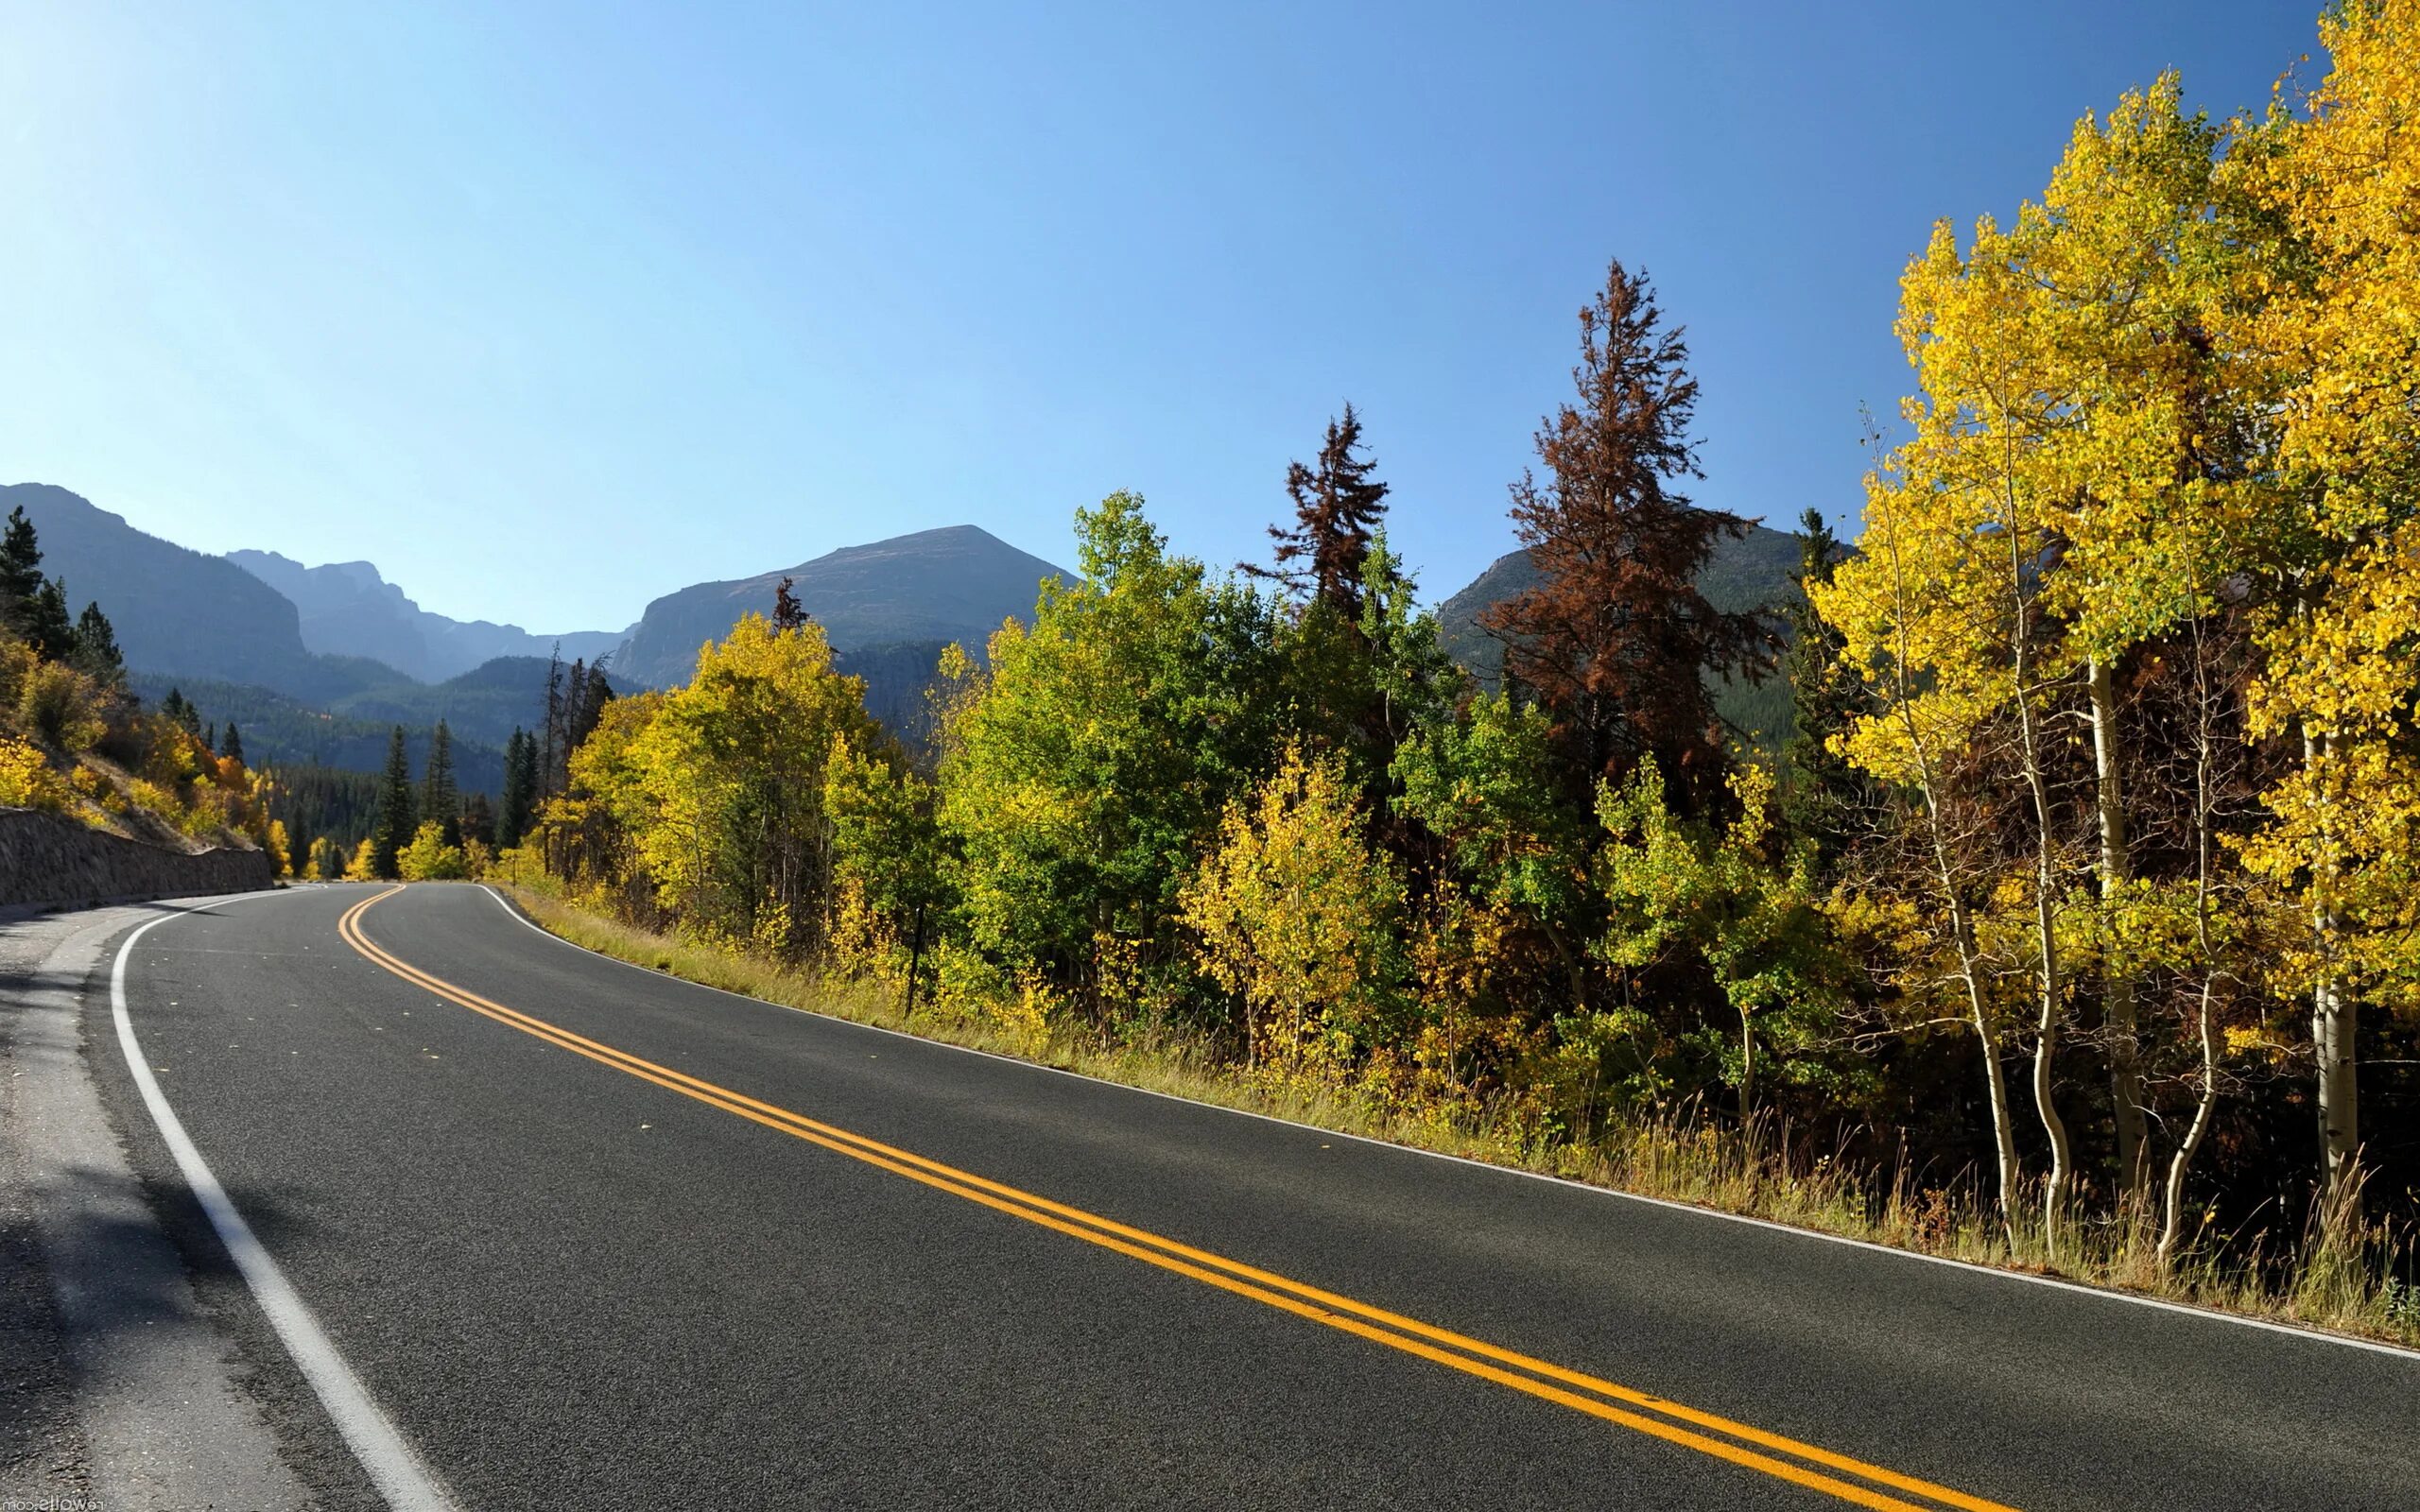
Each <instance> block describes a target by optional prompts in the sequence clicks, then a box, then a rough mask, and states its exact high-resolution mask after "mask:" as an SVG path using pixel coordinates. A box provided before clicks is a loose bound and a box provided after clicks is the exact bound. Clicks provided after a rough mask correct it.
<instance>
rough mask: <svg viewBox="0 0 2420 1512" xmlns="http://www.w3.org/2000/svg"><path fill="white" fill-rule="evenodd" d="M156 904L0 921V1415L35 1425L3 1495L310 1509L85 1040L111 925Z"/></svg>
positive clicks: (39, 1500)
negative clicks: (18, 1348) (20, 1353)
mask: <svg viewBox="0 0 2420 1512" xmlns="http://www.w3.org/2000/svg"><path fill="white" fill-rule="evenodd" d="M167 906H170V905H166V904H162V905H154V906H151V907H136V906H129V907H117V908H108V909H100V910H95V911H89V912H79V913H72V914H63V915H54V916H49V917H46V918H38V919H18V920H13V921H9V922H7V923H0V1001H5V1003H6V1018H7V1025H6V1028H5V1030H0V1036H5V1040H4V1041H0V1057H5V1058H0V1082H5V1084H6V1087H5V1091H0V1099H5V1101H0V1108H5V1111H6V1113H7V1114H8V1116H7V1117H6V1118H5V1119H0V1129H5V1131H6V1132H5V1133H0V1224H5V1225H6V1230H5V1243H4V1244H0V1266H6V1267H7V1271H6V1274H5V1277H0V1308H5V1309H6V1310H7V1311H6V1313H5V1314H0V1317H5V1322H6V1326H7V1327H8V1328H9V1331H10V1332H9V1338H10V1340H11V1342H12V1343H15V1342H18V1341H20V1340H22V1341H23V1342H24V1343H25V1344H26V1346H27V1347H28V1348H27V1349H26V1352H25V1355H24V1363H22V1364H18V1365H13V1366H10V1367H9V1369H8V1372H7V1373H6V1374H5V1375H0V1383H5V1386H6V1387H7V1397H8V1405H7V1406H6V1407H5V1408H0V1412H7V1413H9V1414H11V1415H12V1416H11V1417H5V1418H0V1422H8V1423H10V1424H11V1426H12V1427H13V1426H14V1425H15V1424H17V1423H22V1424H23V1425H24V1426H25V1427H26V1428H27V1429H29V1430H30V1431H31V1434H32V1437H31V1438H30V1439H29V1440H27V1441H28V1442H29V1443H30V1444H31V1445H32V1450H31V1452H30V1453H28V1454H26V1455H24V1456H22V1457H15V1456H12V1457H11V1458H9V1459H5V1460H0V1500H6V1499H15V1500H16V1501H17V1502H18V1503H20V1504H32V1505H47V1504H51V1503H53V1502H56V1503H58V1504H61V1505H74V1504H77V1503H78V1502H89V1503H90V1504H93V1505H98V1506H107V1507H110V1508H112V1509H119V1508H137V1507H181V1508H182V1507H226V1508H234V1507H243V1508H262V1509H284V1508H302V1507H308V1506H310V1505H312V1504H313V1499H312V1497H311V1496H310V1494H309V1493H308V1491H307V1490H306V1489H305V1487H304V1486H303V1484H302V1481H301V1480H300V1479H299V1478H298V1477H297V1476H296V1475H295V1473H294V1471H293V1470H292V1469H290V1468H288V1466H287V1464H286V1463H285V1458H284V1457H283V1456H282V1455H281V1454H280V1452H279V1451H278V1446H277V1441H276V1438H275V1435H273V1434H272V1433H271V1431H270V1429H269V1427H268V1424H267V1422H266V1421H265V1420H264V1418H263V1417H262V1414H261V1412H260V1409H259V1407H258V1405H257V1404H256V1403H255V1401H254V1400H253V1399H252V1398H251V1396H250V1395H249V1394H248V1392H247V1391H246V1389H245V1387H244V1385H243V1383H242V1380H243V1376H244V1375H245V1373H246V1371H245V1366H244V1362H243V1361H242V1359H241V1358H240V1356H239V1352H238V1350H237V1349H236V1348H235V1346H234V1345H233V1342H232V1341H231V1340H230V1339H229V1338H228V1336H227V1335H226V1334H225V1333H224V1332H222V1331H221V1330H220V1328H219V1327H218V1326H217V1325H216V1323H215V1322H214V1320H213V1319H212V1317H211V1315H210V1314H209V1312H208V1311H207V1310H205V1308H204V1306H203V1304H202V1302H201V1300H200V1298H199V1296H198V1295H197V1292H196V1289H195V1286H194V1278H193V1277H192V1275H191V1274H190V1273H189V1270H188V1266H187V1263H186V1259H185V1257H184V1255H182V1254H181V1253H180V1248H179V1246H178V1244H177V1243H176V1242H175V1241H174V1240H173V1239H172V1238H171V1236H170V1234H169V1232H168V1230H167V1229H166V1228H165V1227H164V1225H163V1223H162V1222H161V1220H160V1216H159V1213H158V1212H157V1211H155V1207H154V1203H153V1201H152V1198H151V1195H150V1194H147V1191H146V1188H145V1184H144V1182H143V1181H142V1180H141V1179H140V1178H138V1177H137V1176H136V1173H135V1170H134V1168H133V1164H132V1162H131V1161H130V1158H129V1151H128V1148H127V1145H126V1143H125V1142H124V1141H123V1140H122V1139H121V1138H120V1136H119V1133H118V1131H117V1130H116V1129H115V1128H114V1127H113V1126H112V1123H111V1120H110V1117H109V1114H108V1112H107V1110H106V1109H105V1108H104V1106H103V1101H102V1097H101V1092H100V1089H99V1087H98V1085H97V1083H96V1080H95V1074H94V1071H95V1064H94V1062H95V1057H98V1056H99V1055H101V1054H103V1053H104V1052H107V1053H112V1054H113V1053H114V1046H113V1045H111V1044H107V1043H95V1042H91V1041H89V1040H88V1039H87V1036H86V1032H85V1028H84V1022H85V1021H84V1017H83V1012H84V1006H85V1003H86V1001H87V999H88V998H89V997H90V996H91V995H92V994H93V993H95V992H98V993H100V994H101V995H102V996H103V997H106V995H107V990H108V988H107V967H108V963H109V958H110V947H111V946H112V944H113V943H114V941H115V940H116V938H117V937H118V936H120V935H122V934H123V933H124V932H125V931H126V929H128V928H129V927H130V926H131V925H134V924H136V923H139V922H141V921H142V920H143V919H147V918H156V917H159V914H160V911H161V909H162V908H164V907H167ZM28 1265H30V1266H33V1267H35V1268H36V1269H37V1270H38V1272H39V1275H38V1276H35V1277H29V1276H28V1275H27V1274H26V1267H27V1266H28ZM10 1436H11V1438H12V1440H13V1439H14V1437H15V1435H13V1434H12V1435H10Z"/></svg>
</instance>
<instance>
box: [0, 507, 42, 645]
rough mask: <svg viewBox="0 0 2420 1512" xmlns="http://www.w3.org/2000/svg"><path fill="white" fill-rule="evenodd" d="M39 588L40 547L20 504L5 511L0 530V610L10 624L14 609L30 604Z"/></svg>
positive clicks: (14, 612) (39, 590) (40, 577)
mask: <svg viewBox="0 0 2420 1512" xmlns="http://www.w3.org/2000/svg"><path fill="white" fill-rule="evenodd" d="M42 588H43V581H42V546H41V543H40V542H39V541H37V540H36V539H35V537H34V523H33V522H32V521H31V520H28V519H26V507H25V506H24V505H22V504H21V505H19V506H17V507H16V508H14V509H11V510H10V511H9V524H8V528H7V529H6V530H5V531H0V611H5V612H6V613H7V614H8V616H9V618H10V619H11V620H12V621H13V620H14V619H15V618H16V615H17V612H18V606H20V605H22V604H26V603H28V602H30V601H31V600H32V599H33V597H34V595H35V594H37V593H41V592H42Z"/></svg>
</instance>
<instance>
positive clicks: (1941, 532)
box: [1806, 463, 2022, 1224]
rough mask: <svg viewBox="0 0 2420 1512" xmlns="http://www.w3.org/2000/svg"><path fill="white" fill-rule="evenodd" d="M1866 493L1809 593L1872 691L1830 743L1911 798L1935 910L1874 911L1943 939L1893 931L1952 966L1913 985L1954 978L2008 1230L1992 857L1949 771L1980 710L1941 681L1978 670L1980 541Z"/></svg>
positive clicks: (2015, 1172)
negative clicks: (1854, 525)
mask: <svg viewBox="0 0 2420 1512" xmlns="http://www.w3.org/2000/svg"><path fill="white" fill-rule="evenodd" d="M1865 498H1866V502H1865V528H1864V531H1863V533H1862V534H1861V535H1860V537H1859V539H1858V555H1857V556H1856V557H1855V558H1850V559H1849V560H1847V561H1843V562H1842V563H1841V565H1840V567H1839V568H1838V569H1837V570H1836V571H1835V573H1834V574H1833V576H1832V579H1831V581H1829V582H1821V581H1816V580H1812V579H1810V580H1809V581H1808V582H1807V584H1806V592H1807V594H1808V596H1809V597H1810V598H1811V599H1812V600H1813V602H1814V605H1815V609H1816V612H1817V613H1819V614H1821V615H1822V616H1823V618H1824V623H1825V624H1827V625H1830V626H1832V627H1834V628H1835V629H1837V630H1838V631H1839V632H1840V634H1841V639H1842V643H1843V644H1842V646H1841V660H1842V661H1843V662H1844V663H1845V664H1847V665H1850V666H1853V667H1856V668H1858V671H1859V673H1860V675H1862V676H1863V677H1864V678H1865V679H1866V680H1867V681H1868V682H1869V683H1870V684H1871V685H1872V686H1873V688H1874V690H1875V692H1876V709H1875V712H1874V713H1871V714H1869V715H1866V716H1864V717H1863V718H1861V719H1859V720H1858V722H1856V723H1855V724H1853V725H1852V726H1851V728H1850V729H1849V730H1848V731H1847V733H1846V734H1845V735H1843V736H1838V737H1835V741H1836V743H1837V744H1838V745H1839V746H1840V747H1841V754H1842V755H1845V756H1846V757H1848V758H1849V759H1850V760H1851V761H1852V762H1853V763H1855V764H1856V765H1858V766H1859V767H1861V768H1863V769H1864V770H1866V771H1868V772H1871V773H1873V774H1874V775H1875V776H1876V777H1877V778H1879V779H1881V780H1882V782H1884V783H1885V784H1887V785H1888V786H1889V787H1891V788H1892V789H1893V790H1896V791H1901V792H1906V793H1910V794H1912V795H1913V796H1914V800H1915V813H1914V815H1913V816H1912V817H1913V827H1914V829H1915V830H1916V831H1917V832H1918V833H1919V835H1920V837H1921V838H1920V844H1921V847H1922V850H1923V851H1924V858H1923V862H1922V864H1921V868H1920V869H1921V870H1922V871H1924V872H1925V873H1926V874H1927V884H1928V885H1929V887H1930V889H1931V894H1932V896H1931V897H1930V899H1929V900H1928V902H1929V905H1930V906H1929V907H1927V906H1924V905H1922V904H1919V905H1916V906H1913V907H1907V908H1893V907H1892V905H1891V904H1890V903H1889V902H1887V901H1886V902H1884V903H1883V904H1882V907H1881V911H1882V912H1884V913H1895V914H1897V915H1899V916H1900V917H1902V918H1903V919H1916V918H1931V919H1936V920H1938V921H1939V924H1940V927H1939V930H1938V932H1937V933H1932V932H1927V937H1926V939H1925V941H1924V942H1923V944H1922V945H1920V946H1917V947H1916V948H1913V949H1910V948H1909V946H1910V944H1911V943H1913V942H1911V941H1910V934H1909V931H1908V929H1906V928H1905V927H1900V928H1896V929H1893V931H1891V933H1892V934H1893V935H1894V936H1896V941H1897V943H1899V944H1900V946H1901V954H1904V955H1910V956H1920V955H1926V954H1931V950H1927V949H1926V948H1925V947H1927V946H1928V947H1933V948H1935V949H1937V948H1938V946H1939V943H1940V941H1939V936H1946V940H1947V955H1948V959H1947V961H1946V963H1945V965H1944V966H1943V967H1942V968H1940V969H1938V970H1934V969H1929V968H1928V967H1927V966H1926V965H1924V964H1919V966H1918V968H1917V971H1915V972H1914V973H1912V975H1911V978H1910V986H1912V987H1914V988H1916V992H1915V995H1917V996H1918V997H1920V998H1924V997H1928V996H1929V994H1928V993H1927V992H1926V991H1925V990H1924V989H1925V988H1927V987H1928V986H1930V984H1931V983H1932V982H1934V981H1938V980H1948V981H1952V982H1954V983H1955V988H1954V990H1955V991H1956V992H1957V993H1958V994H1959V995H1960V996H1961V997H1962V1000H1963V1002H1962V1007H1963V1011H1964V1013H1965V1015H1966V1019H1967V1022H1968V1024H1969V1026H1970V1027H1972V1028H1973V1029H1974V1031H1975V1036H1976V1040H1977V1043H1978V1047H1979V1050H1980V1052H1981V1056H1982V1061H1983V1072H1984V1091H1985V1096H1986V1099H1987V1103H1988V1106H1989V1108H1990V1109H1991V1115H1992V1140H1993V1145H1994V1149H1995V1153H1996V1156H1997V1161H1996V1175H1997V1194H1998V1198H1999V1206H2000V1213H2001V1217H2002V1221H2003V1222H2004V1223H2012V1224H2013V1223H2014V1218H2015V1211H2016V1202H2017V1195H2018V1188H2019V1183H2020V1180H2021V1178H2022V1170H2021V1168H2020V1166H2019V1164H2018V1160H2017V1151H2016V1131H2015V1121H2014V1114H2013V1112H2012V1109H2011V1106H2010V1097H2009V1087H2008V1071H2007V1065H2006V1061H2005V1059H2004V1056H2005V1053H2006V1049H2007V1045H2006V1040H2007V1032H2008V1026H2007V1023H2006V1019H2007V1014H2006V1011H2005V1006H2004V1005H2003V1003H2002V1002H2001V996H2000V993H1999V991H1998V989H1997V977H1998V972H1997V968H1996V965H1995V963H1993V962H1992V961H1991V960H1990V959H1989V958H1988V957H1987V955H1986V952H1985V946H1984V939H1983V936H1984V931H1983V930H1982V929H1981V928H1979V924H1978V920H1977V917H1976V916H1977V913H1978V911H1979V907H1981V906H1984V902H1983V900H1985V899H1986V898H1987V897H1988V895H1989V891H1990V887H1989V880H1990V873H1991V870H1992V868H1993V862H1992V859H1991V858H1990V857H1989V855H1988V854H1987V853H1986V851H1985V847H1984V846H1983V845H1981V844H1979V841H1978V830H1979V826H1977V825H1975V824H1974V823H1972V822H1971V821H1970V817H1969V816H1968V815H1967V814H1966V813H1965V812H1963V809H1964V805H1963V804H1962V801H1961V799H1962V797H1963V795H1962V792H1961V790H1960V789H1961V785H1962V784H1960V782H1958V781H1957V776H1958V774H1957V771H1956V765H1957V763H1958V760H1959V758H1960V757H1962V755H1963V754H1964V753H1965V751H1966V749H1967V747H1969V746H1970V745H1971V744H1972V743H1973V742H1974V741H1975V740H1976V739H1977V738H1978V732H1979V727H1980V726H1981V725H1982V724H1983V723H1984V720H1985V716H1986V713H1988V704H1987V702H1986V700H1984V699H1983V698H1980V697H1979V696H1977V694H1976V693H1975V691H1974V686H1973V685H1974V683H1975V682H1976V681H1977V680H1978V679H1976V678H1974V677H1973V676H1964V677H1960V678H1956V679H1941V678H1939V677H1938V676H1936V675H1935V669H1936V668H1937V667H1939V666H1940V665H1942V664H1944V663H1945V662H1952V661H1956V662H1961V663H1964V662H1970V661H1972V660H1973V659H1974V656H1975V653H1974V646H1975V644H1976V643H1977V642H1978V641H1979V640H1980V639H1982V636H1983V631H1982V630H1981V629H1980V628H1979V627H1980V626H1981V625H1982V624H1983V623H1984V622H1985V621H1986V618H1987V613H1986V610H1987V595H1984V594H1981V593H1977V592H1976V591H1975V590H1974V588H1973V586H1972V585H1973V583H1974V580H1975V578H1976V577H1977V576H1978V575H1977V574H1976V573H1975V572H1974V571H1973V570H1972V569H1971V567H1970V566H1969V565H1968V559H1969V558H1971V557H1972V555H1973V554H1974V552H1975V550H1976V546H1977V541H1976V539H1975V536H1974V533H1973V532H1972V531H1971V530H1966V529H1962V528H1956V527H1954V526H1953V527H1950V528H1944V523H1943V520H1942V518H1941V516H1940V514H1939V512H1938V511H1936V510H1934V509H1931V508H1928V507H1927V504H1928V503H1929V500H1928V499H1927V497H1925V495H1924V493H1923V492H1922V490H1914V489H1910V487H1908V486H1907V485H1906V483H1905V482H1904V480H1903V479H1902V478H1901V477H1900V476H1899V475H1898V474H1897V473H1896V472H1894V471H1893V468H1892V467H1891V466H1890V465H1889V464H1888V463H1886V464H1885V465H1883V466H1879V467H1877V468H1876V469H1875V471H1874V472H1871V473H1869V474H1868V475H1867V477H1866V487H1865Z"/></svg>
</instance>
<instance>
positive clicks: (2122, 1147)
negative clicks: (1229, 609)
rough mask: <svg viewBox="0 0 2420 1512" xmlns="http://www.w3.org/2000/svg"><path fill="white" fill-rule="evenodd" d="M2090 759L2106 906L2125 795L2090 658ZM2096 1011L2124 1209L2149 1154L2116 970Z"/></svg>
mask: <svg viewBox="0 0 2420 1512" xmlns="http://www.w3.org/2000/svg"><path fill="white" fill-rule="evenodd" d="M2089 674H2090V675H2089V679H2088V686H2089V687H2090V689H2091V694H2092V760H2093V767H2094V775H2095V776H2096V778H2097V779H2098V782H2097V783H2096V786H2095V791H2094V805H2095V807H2096V808H2098V809H2099V811H2100V900H2101V902H2102V903H2103V904H2107V903H2110V902H2114V901H2115V900H2116V899H2117V896H2118V892H2119V891H2120V890H2121V889H2122V888H2123V887H2124V885H2125V884H2126V882H2127V880H2128V876H2129V872H2130V868H2131V865H2132V863H2131V860H2130V858H2129V856H2128V852H2127V844H2126V810H2125V795H2124V792H2123V790H2122V788H2121V785H2120V783H2119V780H2118V696H2117V690H2116V686H2115V679H2113V678H2112V677H2111V676H2110V671H2109V664H2108V663H2107V662H2103V661H2101V660H2100V659H2099V658H2097V657H2096V658H2094V659H2093V661H2092V663H2091V666H2090V669H2089ZM2101 1012H2102V1016H2103V1018H2104V1020H2105V1021H2106V1028H2107V1031H2108V1035H2109V1105H2110V1108H2111V1111H2112V1113H2113V1115H2114V1117H2115V1119H2116V1121H2117V1125H2118V1194H2119V1195H2120V1197H2121V1199H2122V1200H2123V1202H2124V1203H2125V1205H2126V1206H2127V1207H2128V1208H2129V1209H2130V1210H2131V1209H2134V1208H2135V1207H2136V1205H2138V1204H2139V1203H2140V1202H2141V1201H2142V1198H2143V1195H2144V1192H2145V1188H2146V1187H2147V1185H2148V1182H2149V1177H2150V1172H2151V1150H2150V1143H2149V1140H2148V1137H2147V1130H2146V1126H2145V1125H2146V1120H2145V1117H2144V1110H2143V1073H2142V1041H2141V1040H2140V1038H2139V1037H2138V1033H2137V1030H2136V1027H2135V978H2134V974H2133V973H2132V972H2131V971H2126V970H2124V969H2123V968H2122V967H2120V966H2118V965H2115V964H2113V965H2111V966H2109V967H2108V968H2107V969H2106V970H2105V971H2103V973H2102V976H2101Z"/></svg>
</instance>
